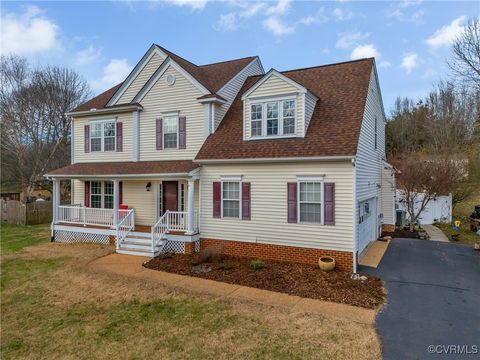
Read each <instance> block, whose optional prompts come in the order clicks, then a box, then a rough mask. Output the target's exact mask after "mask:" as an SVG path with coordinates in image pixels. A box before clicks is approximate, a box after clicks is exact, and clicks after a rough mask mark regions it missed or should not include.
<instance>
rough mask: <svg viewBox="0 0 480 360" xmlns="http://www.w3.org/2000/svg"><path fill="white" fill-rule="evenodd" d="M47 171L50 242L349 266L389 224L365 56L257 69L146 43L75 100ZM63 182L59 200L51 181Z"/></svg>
mask: <svg viewBox="0 0 480 360" xmlns="http://www.w3.org/2000/svg"><path fill="white" fill-rule="evenodd" d="M69 115H70V116H71V118H72V137H71V138H72V154H71V157H72V159H71V165H69V166H66V167H64V168H61V169H57V170H54V171H51V172H50V173H49V174H47V175H46V176H47V177H48V178H50V179H52V180H53V183H54V219H53V224H52V235H53V237H54V239H55V241H60V242H78V241H80V242H83V241H96V242H101V243H109V242H110V243H115V244H116V249H117V252H120V253H127V254H132V255H144V256H155V255H158V254H159V253H160V252H164V251H176V252H186V253H191V252H194V251H198V250H199V249H201V248H205V247H209V246H218V245H221V246H222V248H223V250H224V251H225V253H227V254H234V255H240V256H248V257H257V258H263V259H277V260H285V261H292V262H304V263H316V262H317V261H318V258H319V257H320V256H323V255H330V256H333V257H335V259H336V262H337V264H338V266H339V267H340V268H342V269H346V270H349V271H354V272H355V271H356V262H357V260H358V258H359V256H361V254H362V252H363V251H364V250H365V249H366V247H367V246H368V244H369V243H371V242H372V241H373V240H375V239H376V238H377V237H378V236H379V233H380V232H381V227H382V225H383V226H388V227H392V226H393V224H394V201H393V197H394V191H395V190H394V187H395V185H394V176H393V171H392V168H391V167H390V165H388V164H387V163H386V162H385V126H384V123H385V115H384V110H383V105H382V100H381V94H380V87H379V83H378V77H377V72H376V68H375V61H374V59H364V60H356V61H349V62H344V63H338V64H330V65H324V66H316V67H311V68H305V69H297V70H291V71H284V72H279V71H276V70H274V69H272V70H270V71H268V72H267V73H265V72H264V70H263V67H262V64H261V62H260V59H259V58H258V57H247V58H243V59H238V60H232V61H225V62H220V63H214V64H208V65H201V66H199V65H195V64H193V63H191V62H189V61H187V60H185V59H183V58H181V57H179V56H178V55H175V54H173V53H172V52H170V51H168V50H166V49H164V48H162V47H160V46H158V45H152V46H151V47H150V48H149V49H148V51H147V52H146V54H145V55H144V56H143V57H142V58H141V60H140V61H139V63H138V64H137V65H136V66H135V68H134V69H133V71H132V72H131V73H130V75H129V76H128V77H127V78H126V79H125V81H124V82H122V83H121V84H118V85H117V86H115V87H113V88H111V89H109V90H107V91H106V92H104V93H102V94H100V95H98V96H97V97H95V98H93V99H91V100H90V101H88V102H86V103H85V104H83V105H81V106H79V107H78V108H76V109H74V110H73V111H72V112H71V113H69ZM65 179H68V180H71V181H72V199H71V205H60V203H59V198H60V196H59V188H60V186H59V181H62V180H65Z"/></svg>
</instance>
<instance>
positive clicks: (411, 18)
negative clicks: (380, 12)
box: [386, 0, 425, 24]
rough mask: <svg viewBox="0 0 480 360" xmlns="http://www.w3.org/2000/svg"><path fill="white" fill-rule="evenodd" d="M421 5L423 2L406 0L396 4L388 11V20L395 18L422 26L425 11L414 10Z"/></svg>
mask: <svg viewBox="0 0 480 360" xmlns="http://www.w3.org/2000/svg"><path fill="white" fill-rule="evenodd" d="M421 3H422V1H421V0H404V1H401V2H398V3H395V4H391V5H390V7H389V8H388V10H387V11H386V15H387V17H388V18H393V19H396V20H398V21H401V22H410V23H414V24H421V23H422V22H423V16H424V15H425V11H423V10H422V9H417V10H414V9H413V8H416V7H417V6H418V5H420V4H421Z"/></svg>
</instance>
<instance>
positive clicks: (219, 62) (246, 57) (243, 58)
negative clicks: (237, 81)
mask: <svg viewBox="0 0 480 360" xmlns="http://www.w3.org/2000/svg"><path fill="white" fill-rule="evenodd" d="M255 58H258V55H255V56H245V57H242V58H238V59H232V60H223V61H218V62H213V63H209V64H202V65H198V67H204V66H209V65H218V64H224V63H227V62H233V61H239V60H245V59H252V60H253V59H255Z"/></svg>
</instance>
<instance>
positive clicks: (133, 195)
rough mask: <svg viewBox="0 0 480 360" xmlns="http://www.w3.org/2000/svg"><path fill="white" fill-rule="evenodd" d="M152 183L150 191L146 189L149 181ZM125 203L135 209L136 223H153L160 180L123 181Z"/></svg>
mask: <svg viewBox="0 0 480 360" xmlns="http://www.w3.org/2000/svg"><path fill="white" fill-rule="evenodd" d="M149 182H150V183H151V184H152V186H151V189H150V191H147V190H146V186H147V183H149ZM122 186H123V199H122V200H123V203H124V204H125V205H128V206H129V207H131V208H133V209H135V224H137V225H148V226H150V225H153V224H154V222H155V214H156V209H155V204H156V201H155V196H156V194H157V191H156V189H155V186H157V187H158V181H153V180H136V181H130V180H129V181H123V185H122Z"/></svg>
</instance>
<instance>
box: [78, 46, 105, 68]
mask: <svg viewBox="0 0 480 360" xmlns="http://www.w3.org/2000/svg"><path fill="white" fill-rule="evenodd" d="M101 56H102V49H97V48H96V47H94V46H93V45H90V46H89V47H88V48H86V49H83V50H80V51H77V53H76V54H75V57H74V62H75V64H77V65H89V64H91V63H93V62H95V61H97V60H99V59H100V57H101Z"/></svg>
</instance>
